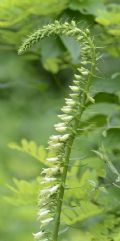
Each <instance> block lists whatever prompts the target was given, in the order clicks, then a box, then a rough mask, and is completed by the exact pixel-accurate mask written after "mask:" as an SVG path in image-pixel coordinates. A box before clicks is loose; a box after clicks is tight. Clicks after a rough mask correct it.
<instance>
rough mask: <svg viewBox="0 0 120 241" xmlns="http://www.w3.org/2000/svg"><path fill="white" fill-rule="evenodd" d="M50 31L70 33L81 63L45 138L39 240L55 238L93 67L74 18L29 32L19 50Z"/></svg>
mask: <svg viewBox="0 0 120 241" xmlns="http://www.w3.org/2000/svg"><path fill="white" fill-rule="evenodd" d="M54 34H55V35H66V36H71V37H74V38H75V40H76V41H78V42H79V43H80V46H81V65H80V68H78V69H77V73H76V74H75V75H74V80H73V83H72V85H71V86H70V93H69V97H68V98H66V99H65V105H64V106H63V107H62V108H61V114H60V115H58V118H59V119H60V122H58V123H57V124H55V125H54V128H55V132H56V134H55V135H52V136H50V138H49V141H48V158H47V160H46V162H47V163H48V166H49V167H48V168H44V169H43V170H42V172H41V175H42V177H43V178H42V186H43V188H42V190H41V191H40V194H39V200H38V205H39V211H38V219H39V221H40V231H39V232H38V233H36V234H33V235H34V238H35V239H36V240H39V241H57V239H58V231H59V225H60V214H61V208H62V201H63V197H64V189H65V188H64V187H65V181H66V177H67V170H68V163H69V157H70V153H71V148H72V144H73V141H74V139H75V137H76V134H77V129H78V127H79V125H80V120H81V115H82V113H83V111H84V109H85V107H86V104H87V103H88V102H91V103H94V99H93V97H92V96H90V95H89V88H90V85H91V81H92V77H93V74H94V71H95V64H96V53H95V52H96V51H95V46H94V42H93V39H92V38H91V37H90V33H89V30H88V29H85V30H84V31H83V30H80V29H79V28H78V27H77V26H76V24H75V22H74V21H72V22H70V23H67V22H65V23H60V22H58V21H55V22H54V23H52V24H49V25H46V26H44V27H43V28H42V29H40V30H37V31H36V32H35V33H34V34H33V35H31V36H30V37H29V38H28V39H27V40H26V41H25V42H24V43H23V45H22V46H21V48H20V50H19V54H22V53H23V52H25V51H26V50H27V49H28V48H30V47H31V46H32V45H34V44H35V43H37V42H38V41H39V40H40V39H43V38H44V37H49V36H50V35H54Z"/></svg>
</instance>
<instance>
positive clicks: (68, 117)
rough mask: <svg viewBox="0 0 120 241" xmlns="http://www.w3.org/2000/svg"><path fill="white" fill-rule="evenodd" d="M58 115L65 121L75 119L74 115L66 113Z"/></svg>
mask: <svg viewBox="0 0 120 241" xmlns="http://www.w3.org/2000/svg"><path fill="white" fill-rule="evenodd" d="M58 117H59V118H60V119H61V120H63V121H65V122H68V121H71V120H72V119H73V116H72V115H65V114H63V115H58Z"/></svg>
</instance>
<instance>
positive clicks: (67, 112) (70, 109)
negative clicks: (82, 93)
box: [61, 106, 72, 114]
mask: <svg viewBox="0 0 120 241" xmlns="http://www.w3.org/2000/svg"><path fill="white" fill-rule="evenodd" d="M61 110H62V111H63V112H64V113H66V114H69V113H71V112H72V108H71V107H70V106H63V108H62V109H61Z"/></svg>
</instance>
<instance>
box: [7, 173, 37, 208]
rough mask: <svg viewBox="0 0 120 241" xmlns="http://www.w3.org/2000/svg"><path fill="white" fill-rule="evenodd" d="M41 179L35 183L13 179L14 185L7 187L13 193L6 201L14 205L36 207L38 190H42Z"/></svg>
mask: <svg viewBox="0 0 120 241" xmlns="http://www.w3.org/2000/svg"><path fill="white" fill-rule="evenodd" d="M39 183H40V179H36V180H35V181H33V182H27V181H25V180H18V179H16V178H14V179H13V185H7V188H8V189H9V190H10V191H11V193H10V195H9V196H6V197H4V199H5V200H6V201H7V202H9V203H10V204H12V205H34V206H35V205H36V204H37V196H38V190H40V184H39Z"/></svg>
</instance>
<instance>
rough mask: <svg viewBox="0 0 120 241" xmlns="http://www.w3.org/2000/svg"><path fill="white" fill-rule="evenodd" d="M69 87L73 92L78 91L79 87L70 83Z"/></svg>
mask: <svg viewBox="0 0 120 241" xmlns="http://www.w3.org/2000/svg"><path fill="white" fill-rule="evenodd" d="M70 89H71V90H72V91H73V92H79V90H80V88H79V87H78V86H75V85H71V86H70Z"/></svg>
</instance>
